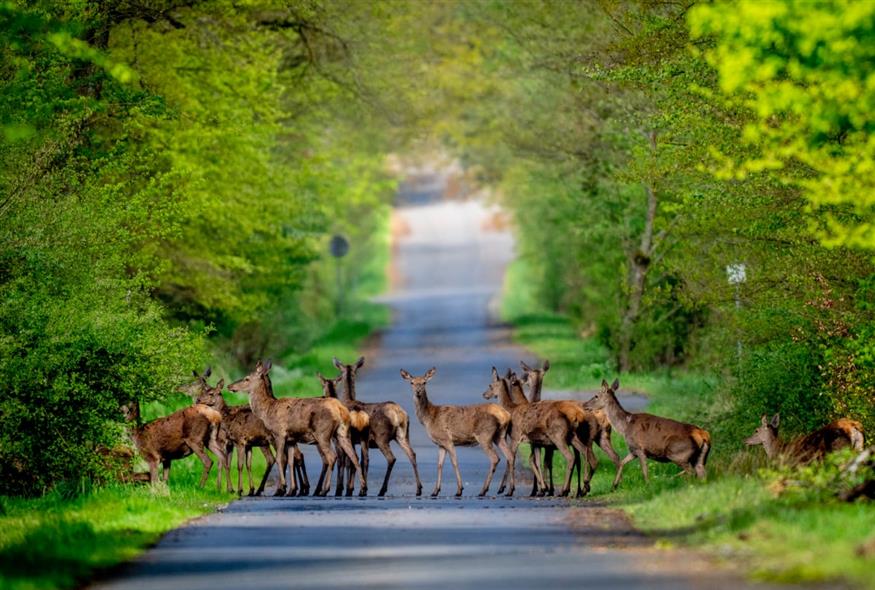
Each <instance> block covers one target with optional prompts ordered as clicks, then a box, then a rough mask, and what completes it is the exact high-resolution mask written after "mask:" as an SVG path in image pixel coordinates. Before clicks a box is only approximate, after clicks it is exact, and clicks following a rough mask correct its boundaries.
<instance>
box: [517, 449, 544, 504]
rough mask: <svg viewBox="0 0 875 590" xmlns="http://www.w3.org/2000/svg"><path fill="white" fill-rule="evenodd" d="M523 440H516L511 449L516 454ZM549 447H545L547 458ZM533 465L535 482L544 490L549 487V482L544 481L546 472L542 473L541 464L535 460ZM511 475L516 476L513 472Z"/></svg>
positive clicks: (536, 485)
mask: <svg viewBox="0 0 875 590" xmlns="http://www.w3.org/2000/svg"><path fill="white" fill-rule="evenodd" d="M521 442H522V440H518V441H516V446H514V447H511V450H512V451H513V452H514V454H516V447H517V446H519V444H520V443H521ZM549 448H550V447H544V458H545V459H546V455H547V453H548V449H549ZM531 467H532V473H533V474H534V476H535V484H534V485H535V487H537V488H538V489H539V490H544V489H546V488H547V484H546V483H544V474H543V473H541V466H540V464H538V463H534V462H533V463H531ZM511 477H512V478H513V477H514V476H513V474H511ZM539 495H541V494H539Z"/></svg>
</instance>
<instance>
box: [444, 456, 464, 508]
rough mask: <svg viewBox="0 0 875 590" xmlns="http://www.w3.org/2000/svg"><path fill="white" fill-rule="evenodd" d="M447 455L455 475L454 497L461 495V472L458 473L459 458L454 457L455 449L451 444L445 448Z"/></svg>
mask: <svg viewBox="0 0 875 590" xmlns="http://www.w3.org/2000/svg"><path fill="white" fill-rule="evenodd" d="M447 453H448V454H449V455H450V462H451V463H452V464H453V472H454V473H455V474H456V497H457V498H458V497H460V496H461V495H462V488H463V486H462V472H461V471H459V458H458V457H457V456H456V447H455V446H453V443H452V442H451V443H450V444H449V446H447Z"/></svg>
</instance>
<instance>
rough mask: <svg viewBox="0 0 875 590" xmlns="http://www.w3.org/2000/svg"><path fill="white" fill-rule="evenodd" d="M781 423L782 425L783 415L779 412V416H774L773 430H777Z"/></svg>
mask: <svg viewBox="0 0 875 590" xmlns="http://www.w3.org/2000/svg"><path fill="white" fill-rule="evenodd" d="M780 423H781V413H780V412H778V413H777V414H775V415H774V416H772V421H771V422H770V424H771V425H772V428H777V427H778V424H780Z"/></svg>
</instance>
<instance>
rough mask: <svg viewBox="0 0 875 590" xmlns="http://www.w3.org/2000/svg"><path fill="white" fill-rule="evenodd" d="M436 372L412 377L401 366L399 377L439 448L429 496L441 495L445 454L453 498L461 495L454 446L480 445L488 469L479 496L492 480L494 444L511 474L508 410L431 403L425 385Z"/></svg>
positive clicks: (486, 406)
mask: <svg viewBox="0 0 875 590" xmlns="http://www.w3.org/2000/svg"><path fill="white" fill-rule="evenodd" d="M436 372H437V369H436V368H435V367H432V368H431V369H429V370H428V371H426V372H425V374H423V375H422V376H421V377H414V376H413V375H411V374H410V373H408V372H407V371H405V370H404V369H401V378H402V379H404V380H405V381H407V382H408V383H410V387H411V389H412V390H413V399H414V407H415V408H416V417H417V418H418V419H419V421H420V423H421V424H422V425H423V426H424V427H425V430H426V432H427V433H428V437H429V438H430V439H431V440H432V442H433V443H434V444H435V445H437V447H438V465H437V481H436V482H435V485H434V489H433V490H432V492H431V495H432V497H435V496H437V495H438V494H440V491H441V475H442V472H443V468H444V460H445V459H446V456H447V455H449V456H450V461H451V462H452V464H453V471H454V472H455V475H456V497H460V496H461V495H462V488H463V485H462V474H461V472H460V471H459V460H458V458H457V457H456V446H457V445H458V446H474V445H480V448H482V449H483V452H484V453H486V456H487V457H488V458H489V472H488V473H487V474H486V479H485V481H484V482H483V487H482V488H481V489H480V493H479V496H480V497H483V496H485V495H486V492H487V491H489V484H490V483H492V476H493V475H494V474H495V469H496V467H497V466H498V463H499V459H498V454H497V453H496V452H495V448H494V447H493V445H498V448H499V449H500V450H501V452H502V453H503V454H504V457H505V459H506V460H507V465H508V467H507V468H508V469H509V470H510V472H511V473H512V472H513V468H514V454H513V453H511V450H510V448H508V445H507V441H506V440H505V437H506V436H507V431H508V428H510V412H508V411H507V410H505V409H503V408H501V407H499V406H497V405H495V404H479V405H473V406H449V405H448V406H438V405H435V404H432V403H431V402H430V401H429V399H428V392H427V391H426V385H427V383H428V382H429V381H430V380H431V379H432V377H434V374H435V373H436Z"/></svg>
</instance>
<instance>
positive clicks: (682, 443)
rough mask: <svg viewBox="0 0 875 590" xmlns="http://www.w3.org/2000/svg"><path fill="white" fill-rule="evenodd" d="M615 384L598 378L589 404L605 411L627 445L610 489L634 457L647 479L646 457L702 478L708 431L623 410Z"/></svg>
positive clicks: (708, 447) (708, 451) (708, 443)
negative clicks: (595, 391)
mask: <svg viewBox="0 0 875 590" xmlns="http://www.w3.org/2000/svg"><path fill="white" fill-rule="evenodd" d="M619 388H620V380H619V379H615V380H614V382H613V384H611V385H608V382H607V381H605V380H604V379H602V387H601V390H599V391H598V392H597V393H596V394H595V396H594V397H593V398H592V400H590V401H591V402H592V403H591V407H592V408H594V409H596V410H602V409H603V410H604V411H605V413H606V414H607V416H608V419H609V420H610V422H611V426H613V427H614V429H615V430H616V431H617V432H619V433H620V435H621V436H622V437H623V439H624V440H625V441H626V446H627V447H628V448H629V454H628V455H626V456H625V457H623V460H622V461H620V464H619V465H618V466H617V474H616V475H615V476H614V483H613V484H612V486H611V489H612V490H615V489H617V486H618V485H620V480H621V479H622V477H623V467H624V466H625V465H626V464H627V463H629V462H630V461H632V460H633V459H635V457H638V460H639V461H640V462H641V472H642V473H643V475H644V481H645V482H649V481H650V478H649V475H648V473H647V459H653V460H655V461H658V462H660V463H668V462H671V463H674V464H675V465H677V466H678V467H680V468H681V469H683V472H684V473H695V474H696V476H697V477H698V478H699V479H705V475H706V473H705V463H706V462H707V461H708V454H709V453H710V452H711V435H710V434H709V433H708V431H707V430H704V429H702V428H699V427H698V426H695V425H693V424H686V423H684V422H678V421H676V420H672V419H671V418H663V417H661V416H654V415H652V414H645V413H633V412H627V411H626V410H624V409H623V406H621V405H620V402H619V401H618V400H617V395H616V391H617V390H618V389H619Z"/></svg>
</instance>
